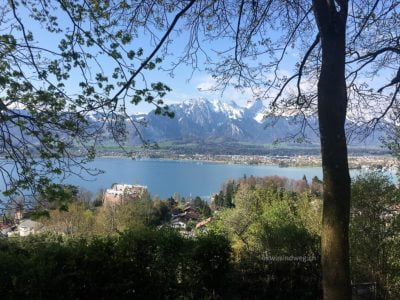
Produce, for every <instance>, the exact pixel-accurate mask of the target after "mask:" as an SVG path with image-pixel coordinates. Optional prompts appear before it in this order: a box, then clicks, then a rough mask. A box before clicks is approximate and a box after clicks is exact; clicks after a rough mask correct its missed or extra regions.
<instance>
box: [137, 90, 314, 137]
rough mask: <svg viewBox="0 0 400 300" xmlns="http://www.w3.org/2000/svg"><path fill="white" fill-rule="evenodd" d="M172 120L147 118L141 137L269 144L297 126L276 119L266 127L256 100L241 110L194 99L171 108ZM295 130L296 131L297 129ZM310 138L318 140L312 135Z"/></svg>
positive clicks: (239, 107)
mask: <svg viewBox="0 0 400 300" xmlns="http://www.w3.org/2000/svg"><path fill="white" fill-rule="evenodd" d="M170 110H171V111H173V112H174V113H175V117H174V118H173V119H170V118H167V117H162V116H160V115H155V114H154V113H153V112H150V113H149V114H148V115H147V116H146V121H147V126H146V127H145V128H143V135H144V136H145V137H146V138H147V139H150V140H153V141H162V140H210V139H219V140H236V141H249V142H260V143H272V142H274V141H275V140H277V139H283V138H285V137H287V135H290V134H294V133H295V132H296V129H298V127H297V126H295V125H294V124H291V123H293V121H294V120H293V118H290V117H279V119H277V120H275V121H276V124H275V125H274V126H273V127H267V128H266V125H267V123H271V122H268V121H270V120H265V118H264V117H265V112H266V107H265V106H264V105H263V103H262V102H261V101H259V100H256V101H253V102H249V103H248V104H247V105H246V107H241V106H239V105H237V104H236V103H235V102H233V101H232V102H230V103H226V102H221V101H218V100H214V101H209V100H207V99H204V98H202V99H197V100H190V101H184V102H182V103H180V104H174V105H171V106H170ZM296 127H297V128H296ZM309 133H310V138H312V139H315V140H316V141H317V137H316V135H315V134H314V133H313V132H311V131H310V132H309Z"/></svg>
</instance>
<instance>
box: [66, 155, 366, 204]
mask: <svg viewBox="0 0 400 300" xmlns="http://www.w3.org/2000/svg"><path fill="white" fill-rule="evenodd" d="M90 166H91V167H95V168H98V169H101V170H103V171H105V173H104V174H100V175H98V176H97V177H95V178H92V179H91V180H89V181H84V180H82V179H81V178H78V177H70V178H68V179H67V180H66V183H70V184H74V185H77V186H81V187H84V188H86V189H87V190H89V191H91V192H92V193H96V192H97V191H98V190H99V189H101V188H109V187H110V186H111V185H112V184H113V183H128V184H141V185H146V186H147V187H148V189H149V191H150V193H151V194H152V195H153V196H154V195H158V196H160V197H161V198H166V197H169V196H171V195H173V194H174V193H179V194H180V195H181V196H185V197H187V196H190V195H191V196H201V197H209V196H210V195H211V194H213V193H217V192H219V190H220V188H221V185H222V184H223V183H224V182H225V181H226V180H228V179H239V178H240V177H243V176H244V175H246V176H250V175H253V176H273V175H278V176H284V177H288V178H290V179H301V178H302V177H303V175H306V177H307V179H308V181H309V182H311V179H312V178H313V177H314V176H318V178H320V179H321V178H322V170H321V168H319V167H287V168H280V167H278V166H270V165H245V164H243V165H242V164H222V163H213V162H197V161H175V160H156V159H148V160H131V159H127V158H98V159H96V160H95V161H94V162H92V163H91V164H90ZM359 172H360V171H356V170H352V171H351V174H352V175H355V174H358V173H359Z"/></svg>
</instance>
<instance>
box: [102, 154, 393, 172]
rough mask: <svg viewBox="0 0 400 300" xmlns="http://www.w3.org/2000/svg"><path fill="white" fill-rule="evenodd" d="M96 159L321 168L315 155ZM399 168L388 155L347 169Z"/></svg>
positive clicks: (362, 159) (353, 159) (357, 160)
mask: <svg viewBox="0 0 400 300" xmlns="http://www.w3.org/2000/svg"><path fill="white" fill-rule="evenodd" d="M97 158H104V159H127V160H139V161H140V160H159V161H178V162H179V161H182V162H195V163H197V162H198V163H215V164H236V165H254V166H256V165H260V166H278V167H281V168H286V167H291V168H293V167H294V168H304V167H315V168H321V167H322V163H321V157H320V156H316V155H298V156H267V155H206V154H195V155H184V154H180V155H166V156H159V157H154V156H145V155H137V156H132V157H128V156H123V155H121V156H119V155H100V156H98V157H97ZM399 168H400V163H399V161H398V160H397V159H396V158H394V157H392V156H388V155H379V156H378V155H377V156H372V155H370V156H349V169H350V170H353V169H356V170H357V169H358V170H361V169H370V170H392V171H395V172H397V171H398V170H399Z"/></svg>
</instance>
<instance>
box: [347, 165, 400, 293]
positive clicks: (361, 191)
mask: <svg viewBox="0 0 400 300" xmlns="http://www.w3.org/2000/svg"><path fill="white" fill-rule="evenodd" d="M399 204H400V190H399V189H398V187H396V186H395V185H394V184H393V182H392V181H391V179H390V178H389V177H388V176H387V175H384V174H383V173H379V172H375V173H368V174H366V175H363V176H359V177H357V178H356V180H355V181H354V182H353V184H352V209H351V222H350V253H351V267H352V274H353V278H354V281H355V282H376V283H377V284H378V288H379V289H378V291H380V293H381V295H380V297H383V298H384V297H388V298H390V299H396V298H399V297H400V294H399V284H400V265H399V262H400V251H399V249H400V215H399Z"/></svg>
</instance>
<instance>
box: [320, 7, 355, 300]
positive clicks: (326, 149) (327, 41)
mask: <svg viewBox="0 0 400 300" xmlns="http://www.w3.org/2000/svg"><path fill="white" fill-rule="evenodd" d="M313 2H314V3H313V4H314V14H315V17H316V20H317V24H318V28H319V32H320V38H321V47H322V65H321V74H320V78H319V82H318V117H319V130H320V137H321V155H322V169H323V180H324V181H323V185H324V194H323V201H324V203H323V217H322V218H323V219H322V237H321V238H322V240H321V242H322V243H321V263H322V285H323V291H324V299H326V300H328V299H329V300H331V299H335V300H337V299H351V286H350V268H349V241H348V230H349V215H350V175H349V168H348V160H347V142H346V135H345V120H346V109H347V91H346V80H345V43H346V41H345V37H346V17H347V4H346V1H342V2H341V3H344V4H345V5H346V6H341V7H340V8H339V9H338V7H336V6H335V4H334V3H333V1H329V0H324V1H318V0H315V1H313Z"/></svg>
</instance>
